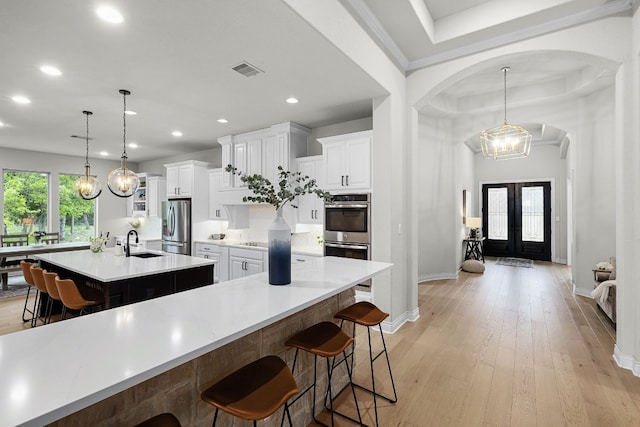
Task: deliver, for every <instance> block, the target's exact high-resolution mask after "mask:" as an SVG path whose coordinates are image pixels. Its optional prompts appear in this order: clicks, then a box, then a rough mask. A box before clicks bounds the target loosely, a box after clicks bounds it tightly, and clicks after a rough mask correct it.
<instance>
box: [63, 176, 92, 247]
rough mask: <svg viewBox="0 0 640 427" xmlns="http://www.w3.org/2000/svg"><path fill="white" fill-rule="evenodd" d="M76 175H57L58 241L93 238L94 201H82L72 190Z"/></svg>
mask: <svg viewBox="0 0 640 427" xmlns="http://www.w3.org/2000/svg"><path fill="white" fill-rule="evenodd" d="M77 178H78V177H77V176H76V175H63V174H60V175H59V182H58V185H59V191H60V205H59V206H58V209H59V216H60V241H61V242H62V241H66V242H71V241H74V242H77V241H84V242H86V241H88V240H89V237H93V236H95V224H96V221H95V211H96V200H95V199H93V200H84V199H83V198H82V197H80V196H79V195H78V192H77V191H75V190H74V188H73V183H74V182H75V180H76V179H77Z"/></svg>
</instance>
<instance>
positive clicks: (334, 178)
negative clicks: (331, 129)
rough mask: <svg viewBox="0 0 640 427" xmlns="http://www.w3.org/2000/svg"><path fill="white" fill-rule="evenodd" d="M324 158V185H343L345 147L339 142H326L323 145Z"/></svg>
mask: <svg viewBox="0 0 640 427" xmlns="http://www.w3.org/2000/svg"><path fill="white" fill-rule="evenodd" d="M323 152H324V158H325V164H324V167H325V175H324V176H325V179H324V181H325V186H326V187H327V188H331V189H341V188H343V187H344V175H345V169H346V167H345V161H346V159H345V148H344V145H343V144H341V143H334V144H327V145H325V146H324V147H323Z"/></svg>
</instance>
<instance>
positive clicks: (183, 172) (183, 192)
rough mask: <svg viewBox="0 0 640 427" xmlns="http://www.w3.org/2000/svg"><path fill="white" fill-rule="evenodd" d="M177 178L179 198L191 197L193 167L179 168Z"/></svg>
mask: <svg viewBox="0 0 640 427" xmlns="http://www.w3.org/2000/svg"><path fill="white" fill-rule="evenodd" d="M178 176H179V186H178V187H179V189H178V195H179V196H181V197H191V194H192V193H193V166H192V165H184V166H180V169H179V171H178Z"/></svg>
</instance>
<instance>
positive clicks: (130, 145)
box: [129, 142, 138, 148]
mask: <svg viewBox="0 0 640 427" xmlns="http://www.w3.org/2000/svg"><path fill="white" fill-rule="evenodd" d="M129 148H138V144H137V143H136V142H130V143H129Z"/></svg>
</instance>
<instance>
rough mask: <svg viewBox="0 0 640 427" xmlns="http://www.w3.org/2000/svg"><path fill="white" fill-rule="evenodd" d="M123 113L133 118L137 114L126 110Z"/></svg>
mask: <svg viewBox="0 0 640 427" xmlns="http://www.w3.org/2000/svg"><path fill="white" fill-rule="evenodd" d="M124 113H125V114H126V115H127V116H135V115H136V114H138V113H136V112H135V111H133V110H127V111H125V112H124Z"/></svg>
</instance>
